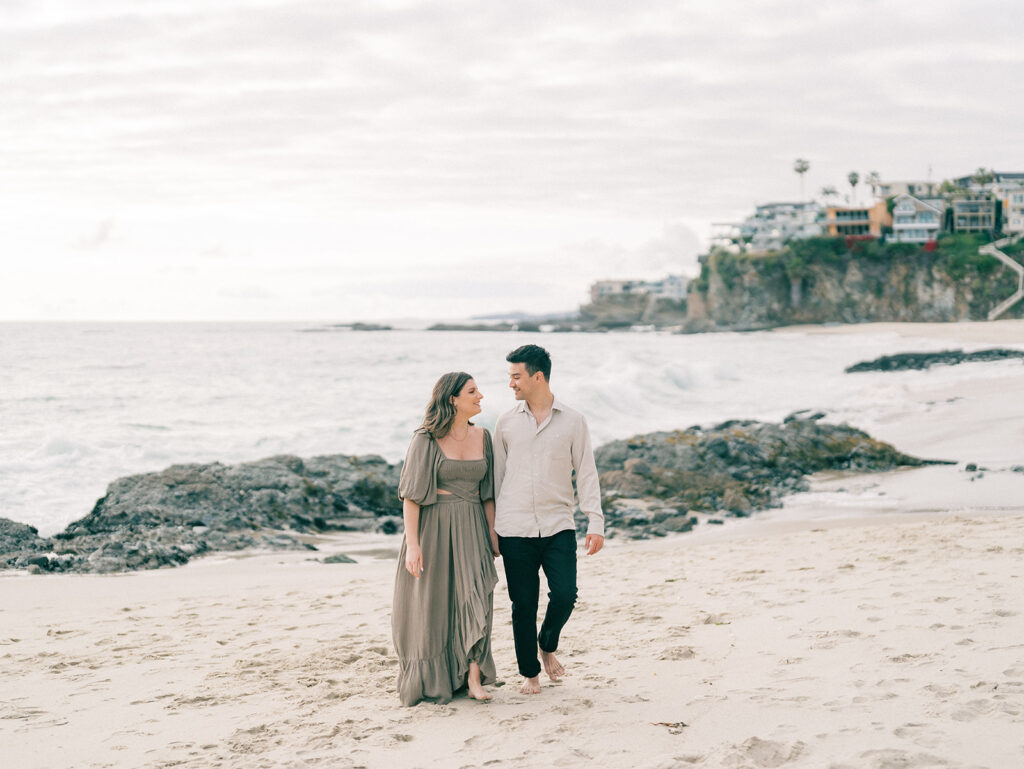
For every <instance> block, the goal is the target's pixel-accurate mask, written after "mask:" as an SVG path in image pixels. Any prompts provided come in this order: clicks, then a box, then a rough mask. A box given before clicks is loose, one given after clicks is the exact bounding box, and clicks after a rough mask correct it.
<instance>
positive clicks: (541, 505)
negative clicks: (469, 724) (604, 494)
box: [494, 344, 604, 694]
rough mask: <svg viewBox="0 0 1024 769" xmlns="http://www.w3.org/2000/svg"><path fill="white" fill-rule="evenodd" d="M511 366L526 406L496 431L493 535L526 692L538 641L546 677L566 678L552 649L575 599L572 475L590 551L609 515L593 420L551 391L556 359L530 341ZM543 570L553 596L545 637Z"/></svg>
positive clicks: (536, 682) (536, 666)
mask: <svg viewBox="0 0 1024 769" xmlns="http://www.w3.org/2000/svg"><path fill="white" fill-rule="evenodd" d="M505 360H507V361H508V362H509V370H508V374H509V387H511V388H512V391H513V392H514V393H515V396H516V400H517V401H519V403H517V404H516V407H515V408H514V409H512V410H511V411H509V412H507V413H505V414H502V415H501V416H500V417H499V418H498V423H497V424H496V425H495V428H494V482H495V497H496V503H495V522H494V530H495V533H496V534H497V540H498V543H497V544H498V548H499V550H500V552H501V555H502V557H503V558H504V561H505V578H506V580H507V582H508V594H509V597H510V598H511V599H512V634H513V636H514V638H515V646H516V661H517V662H518V664H519V673H520V675H522V676H523V683H522V686H521V688H520V691H522V692H523V693H524V694H539V693H540V669H541V664H540V662H539V661H538V660H537V647H538V645H539V646H540V658H541V661H542V662H543V663H544V671H545V672H546V673H547V675H548V678H550V679H551V680H552V681H558V680H559V679H560V678H561V677H562V675H563V674H564V673H565V668H564V667H563V666H562V664H561V663H560V662H559V661H558V659H557V658H556V657H555V651H556V650H557V649H558V638H559V634H560V633H561V631H562V627H563V626H564V625H565V623H566V621H567V620H568V619H569V615H570V614H572V609H573V606H574V605H575V603H576V523H575V521H574V520H573V511H574V510H575V504H574V501H575V500H574V497H573V488H572V481H573V475H574V474H575V477H576V490H577V493H578V495H579V503H580V509H581V510H582V511H583V512H584V513H585V514H586V515H587V517H588V518H589V525H588V528H587V540H586V552H587V555H593V554H594V553H596V552H598V551H599V550H600V549H601V548H602V547H603V546H604V513H603V512H602V511H601V492H600V489H599V487H598V481H597V466H596V465H595V464H594V451H593V449H592V448H591V445H590V432H589V431H588V430H587V422H586V420H585V419H584V418H583V415H582V414H580V413H579V412H578V411H574V410H573V409H570V408H569V407H568V406H566V405H565V404H564V403H562V402H561V401H560V400H558V398H556V397H555V396H554V394H553V393H552V392H551V387H550V384H549V381H550V378H551V357H550V356H549V355H548V353H547V351H546V350H545V349H544V348H543V347H538V346H537V345H534V344H528V345H524V346H523V347H519V348H518V349H515V350H513V351H512V352H510V353H509V354H508V356H507V357H506V358H505ZM540 569H543V570H544V576H545V577H546V578H547V581H548V588H549V589H550V592H549V593H548V608H547V612H546V613H545V615H544V622H543V623H542V624H541V628H540V633H539V634H538V633H537V603H538V599H539V593H540Z"/></svg>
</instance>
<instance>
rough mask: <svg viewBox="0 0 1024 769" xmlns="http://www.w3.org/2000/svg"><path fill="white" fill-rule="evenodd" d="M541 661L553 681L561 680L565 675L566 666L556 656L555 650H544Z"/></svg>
mask: <svg viewBox="0 0 1024 769" xmlns="http://www.w3.org/2000/svg"><path fill="white" fill-rule="evenodd" d="M540 661H541V662H542V663H544V672H545V673H547V674H548V678H550V679H551V680H552V681H561V680H562V676H564V675H565V666H564V665H562V663H561V662H559V661H558V659H557V658H556V657H555V654H554V652H546V651H542V652H541V653H540Z"/></svg>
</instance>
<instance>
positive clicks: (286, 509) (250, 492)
mask: <svg viewBox="0 0 1024 769" xmlns="http://www.w3.org/2000/svg"><path fill="white" fill-rule="evenodd" d="M820 417H821V415H820V414H819V415H795V416H794V417H792V418H789V419H787V420H786V422H784V423H783V424H766V423H762V422H743V421H733V422H725V423H723V424H720V425H717V426H715V427H711V428H708V429H702V428H699V427H691V428H689V429H688V430H676V431H673V432H658V433H650V434H648V435H639V436H636V437H633V438H630V439H628V440H624V441H613V442H612V443H609V444H606V445H604V446H601V447H600V448H599V449H597V451H596V452H595V455H596V459H597V466H598V471H599V472H600V474H601V485H602V491H603V493H604V504H605V512H606V515H607V524H608V534H609V536H616V535H621V534H625V535H628V536H634V537H646V536H651V535H659V534H665V533H667V532H670V531H687V530H689V529H690V528H692V527H693V526H694V525H695V524H696V522H697V521H698V520H699V518H698V516H699V515H701V514H710V515H712V516H713V517H710V518H708V519H707V520H708V522H709V523H714V522H721V519H722V518H723V517H724V516H728V515H733V516H743V515H749V514H750V513H751V512H753V511H755V510H758V509H762V508H766V507H771V506H774V505H777V504H779V500H780V499H781V497H782V495H784V494H787V493H791V492H793V491H799V490H800V489H802V488H804V483H805V480H804V479H805V477H806V476H807V475H809V474H811V473H815V472H819V471H821V470H854V471H860V472H874V471H878V470H888V469H890V468H892V467H896V466H900V465H920V464H924V460H920V459H915V458H913V457H908V456H906V455H905V454H901V453H900V452H898V451H896V450H895V449H894V448H893V447H892V446H889V445H888V444H885V443H881V442H879V441H875V440H873V439H872V438H870V437H869V436H868V435H866V434H865V433H863V432H861V431H860V430H855V429H854V428H852V427H848V426H846V425H826V424H822V423H821V422H820ZM400 470H401V465H400V464H395V465H392V464H389V463H387V462H385V461H384V460H383V459H381V458H380V457H376V456H365V457H353V456H345V455H336V456H323V457H314V458H312V459H305V460H304V459H300V458H299V457H294V456H277V457H271V458H269V459H263V460H260V461H258V462H247V463H244V464H239V465H223V464H220V463H214V464H194V465H174V466H173V467H169V468H167V469H166V470H163V471H161V472H158V473H146V474H143V475H133V476H128V477H125V478H120V479H118V480H116V481H114V482H113V483H112V484H111V485H110V487H109V488H108V490H107V493H106V495H105V496H104V497H103V498H102V499H100V500H99V501H98V502H97V503H96V506H95V507H94V508H93V510H92V512H90V513H89V514H88V515H87V516H85V517H84V518H82V519H81V520H78V521H75V522H74V523H72V524H71V525H69V526H68V527H67V528H66V529H65V530H64V531H63V532H61V533H60V534H57V535H56V536H54V537H52V538H41V537H39V535H38V532H37V531H36V530H35V529H34V528H32V527H31V526H26V525H24V524H20V523H15V522H13V521H8V520H5V519H0V569H2V568H21V569H30V570H32V571H37V572H40V571H42V572H69V571H70V572H113V571H125V570H132V569H155V568H160V567H165V566H176V565H179V564H183V563H186V562H187V561H189V560H190V559H191V558H193V557H195V556H197V555H202V554H204V553H211V552H215V551H233V550H241V549H246V548H273V549H292V550H294V549H302V548H308V549H314V550H315V549H316V548H315V545H313V544H312V543H311V540H314V539H315V537H316V535H318V534H322V533H325V532H332V531H380V532H385V533H395V532H398V531H400V530H401V524H402V519H401V503H400V502H399V499H398V477H399V473H400ZM579 523H580V526H581V528H585V526H586V522H585V521H584V520H582V517H580V521H579Z"/></svg>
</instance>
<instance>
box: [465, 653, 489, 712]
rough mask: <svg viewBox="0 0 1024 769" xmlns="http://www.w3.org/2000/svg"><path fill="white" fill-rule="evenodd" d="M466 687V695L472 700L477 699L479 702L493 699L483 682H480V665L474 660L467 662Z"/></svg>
mask: <svg viewBox="0 0 1024 769" xmlns="http://www.w3.org/2000/svg"><path fill="white" fill-rule="evenodd" d="M466 688H467V689H468V690H469V691H468V693H467V696H468V697H469V698H470V699H473V700H479V701H480V702H487V701H488V700H490V699H494V697H493V696H492V695H491V693H490V692H488V691H487V690H486V689H485V688H484V687H483V684H481V683H480V666H479V665H478V664H476V663H475V662H470V663H469V675H468V676H467V677H466Z"/></svg>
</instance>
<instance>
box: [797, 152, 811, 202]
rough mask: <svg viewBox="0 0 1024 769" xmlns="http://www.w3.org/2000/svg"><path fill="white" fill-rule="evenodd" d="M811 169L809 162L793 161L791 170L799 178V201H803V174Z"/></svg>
mask: <svg viewBox="0 0 1024 769" xmlns="http://www.w3.org/2000/svg"><path fill="white" fill-rule="evenodd" d="M810 167H811V161H809V160H804V159H803V158H797V159H796V160H794V161H793V170H794V171H796V173H797V175H798V176H799V177H800V200H803V199H804V174H805V173H807V171H808V170H809V169H810Z"/></svg>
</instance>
